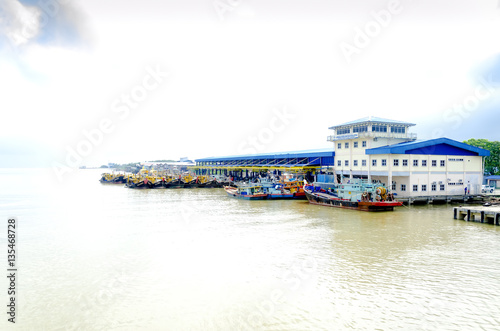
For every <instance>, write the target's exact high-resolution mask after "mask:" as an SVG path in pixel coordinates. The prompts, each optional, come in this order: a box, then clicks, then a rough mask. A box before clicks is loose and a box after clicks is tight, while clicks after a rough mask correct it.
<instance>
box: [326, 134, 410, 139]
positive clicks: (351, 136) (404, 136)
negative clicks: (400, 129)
mask: <svg viewBox="0 0 500 331" xmlns="http://www.w3.org/2000/svg"><path fill="white" fill-rule="evenodd" d="M356 138H395V139H408V140H416V139H417V134H416V133H394V132H359V133H351V134H341V135H332V136H328V137H327V139H326V140H327V141H337V140H348V139H356Z"/></svg>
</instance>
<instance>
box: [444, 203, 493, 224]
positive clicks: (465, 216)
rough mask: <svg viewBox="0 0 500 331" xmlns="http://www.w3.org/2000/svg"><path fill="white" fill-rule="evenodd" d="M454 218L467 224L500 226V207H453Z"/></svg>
mask: <svg viewBox="0 0 500 331" xmlns="http://www.w3.org/2000/svg"><path fill="white" fill-rule="evenodd" d="M453 218H454V219H456V220H464V221H467V222H479V223H487V224H493V225H500V205H492V206H470V207H462V206H460V207H453Z"/></svg>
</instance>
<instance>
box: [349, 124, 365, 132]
mask: <svg viewBox="0 0 500 331" xmlns="http://www.w3.org/2000/svg"><path fill="white" fill-rule="evenodd" d="M366 131H368V127H367V126H366V125H362V126H357V127H355V128H353V129H352V132H366Z"/></svg>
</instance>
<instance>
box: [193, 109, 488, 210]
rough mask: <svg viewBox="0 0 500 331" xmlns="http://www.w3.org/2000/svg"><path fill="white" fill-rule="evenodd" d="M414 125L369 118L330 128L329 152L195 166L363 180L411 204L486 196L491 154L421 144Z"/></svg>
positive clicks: (455, 145) (448, 142)
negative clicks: (484, 189) (487, 160)
mask: <svg viewBox="0 0 500 331" xmlns="http://www.w3.org/2000/svg"><path fill="white" fill-rule="evenodd" d="M413 126H415V124H413V123H409V122H401V121H395V120H389V119H383V118H379V117H373V116H370V117H364V118H361V119H358V120H355V121H351V122H347V123H342V124H338V125H335V126H332V127H330V128H329V129H331V130H333V134H332V135H330V136H328V137H327V140H328V141H330V142H332V143H333V146H332V148H329V149H321V150H307V151H296V152H282V153H264V154H252V155H235V156H225V157H209V158H203V159H197V160H195V161H196V166H194V167H192V168H193V169H195V171H196V172H197V173H198V174H226V175H231V174H232V175H234V174H236V175H237V176H241V177H245V176H247V175H248V173H249V172H250V173H259V172H266V171H272V172H275V173H276V172H278V173H280V172H301V173H304V174H310V175H315V176H316V177H315V179H316V181H317V182H322V183H332V182H336V183H338V182H340V181H346V180H349V179H353V178H361V179H366V180H369V181H379V182H381V183H384V184H385V185H386V186H388V187H391V189H392V191H393V193H395V194H396V195H397V197H398V198H403V199H408V200H409V201H410V202H411V201H412V200H418V199H419V198H422V199H425V200H426V201H429V200H432V199H436V200H439V199H442V200H446V201H450V200H452V199H456V197H461V196H464V195H465V193H466V192H467V195H476V194H481V185H482V183H483V173H484V159H483V158H484V157H485V156H489V155H490V152H489V151H487V150H485V149H482V148H478V147H473V146H470V145H468V144H465V143H462V142H459V141H455V140H452V139H449V138H436V139H429V140H417V135H416V134H415V133H412V132H410V128H411V127H413ZM309 178H311V177H309ZM466 189H467V190H466Z"/></svg>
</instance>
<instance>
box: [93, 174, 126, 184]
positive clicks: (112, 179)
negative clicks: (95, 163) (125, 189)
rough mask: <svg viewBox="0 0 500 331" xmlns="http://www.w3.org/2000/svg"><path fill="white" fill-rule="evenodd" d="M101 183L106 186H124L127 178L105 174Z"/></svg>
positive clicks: (120, 175)
mask: <svg viewBox="0 0 500 331" xmlns="http://www.w3.org/2000/svg"><path fill="white" fill-rule="evenodd" d="M99 181H100V182H101V183H105V184H123V183H126V182H127V176H126V175H124V174H114V173H112V174H110V173H103V174H101V179H99Z"/></svg>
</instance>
